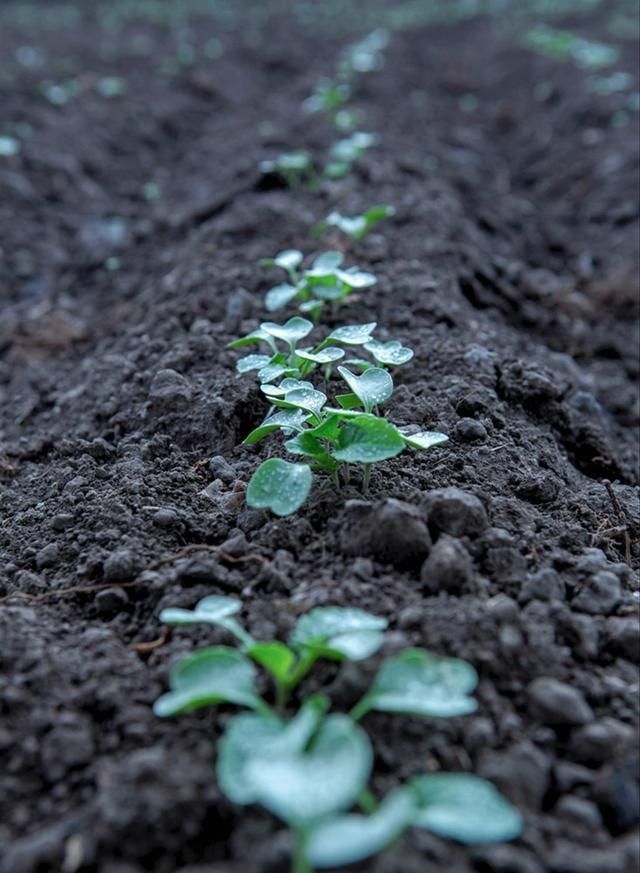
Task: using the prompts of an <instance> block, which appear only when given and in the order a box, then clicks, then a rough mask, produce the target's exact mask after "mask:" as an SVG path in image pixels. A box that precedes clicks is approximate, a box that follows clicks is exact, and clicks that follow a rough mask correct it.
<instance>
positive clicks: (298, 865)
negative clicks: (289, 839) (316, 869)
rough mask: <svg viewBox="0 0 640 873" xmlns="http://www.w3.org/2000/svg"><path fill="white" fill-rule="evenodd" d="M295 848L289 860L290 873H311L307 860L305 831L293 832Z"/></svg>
mask: <svg viewBox="0 0 640 873" xmlns="http://www.w3.org/2000/svg"><path fill="white" fill-rule="evenodd" d="M294 838H295V846H294V850H293V858H292V859H291V873H313V870H312V869H311V865H310V864H309V861H308V860H307V833H306V831H305V830H302V829H298V830H296V831H295V835H294Z"/></svg>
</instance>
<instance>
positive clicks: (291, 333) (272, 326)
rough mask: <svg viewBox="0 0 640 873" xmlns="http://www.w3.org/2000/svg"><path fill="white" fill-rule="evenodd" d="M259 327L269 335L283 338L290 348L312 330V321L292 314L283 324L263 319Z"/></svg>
mask: <svg viewBox="0 0 640 873" xmlns="http://www.w3.org/2000/svg"><path fill="white" fill-rule="evenodd" d="M260 327H261V328H262V330H263V331H264V332H265V333H266V334H268V335H269V336H272V337H275V338H276V339H279V340H283V341H284V342H286V343H288V344H289V346H290V347H291V348H293V346H295V344H296V343H297V342H298V341H299V340H301V339H304V337H305V336H308V335H309V334H310V333H311V331H312V330H313V322H311V321H309V320H308V319H306V318H300V316H299V315H294V316H293V318H290V319H289V320H288V321H286V322H285V323H284V324H276V323H275V322H274V321H265V322H263V323H262V324H261V325H260Z"/></svg>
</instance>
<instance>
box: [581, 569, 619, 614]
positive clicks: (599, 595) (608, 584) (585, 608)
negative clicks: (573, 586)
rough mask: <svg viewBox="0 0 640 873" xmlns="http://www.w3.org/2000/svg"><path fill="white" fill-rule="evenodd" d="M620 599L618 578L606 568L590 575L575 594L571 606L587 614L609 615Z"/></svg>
mask: <svg viewBox="0 0 640 873" xmlns="http://www.w3.org/2000/svg"><path fill="white" fill-rule="evenodd" d="M621 599H622V591H621V587H620V580H619V579H618V577H617V576H616V575H615V573H610V572H609V571H607V570H600V572H598V573H596V574H594V575H593V576H590V577H589V579H587V581H586V582H585V583H584V585H583V586H582V587H581V589H580V590H579V591H578V593H577V594H576V596H575V597H574V598H573V600H572V601H571V606H572V607H573V608H574V609H577V610H578V611H579V612H587V613H589V615H610V614H611V613H612V612H613V610H614V609H615V608H616V606H617V605H618V604H619V603H620V600H621Z"/></svg>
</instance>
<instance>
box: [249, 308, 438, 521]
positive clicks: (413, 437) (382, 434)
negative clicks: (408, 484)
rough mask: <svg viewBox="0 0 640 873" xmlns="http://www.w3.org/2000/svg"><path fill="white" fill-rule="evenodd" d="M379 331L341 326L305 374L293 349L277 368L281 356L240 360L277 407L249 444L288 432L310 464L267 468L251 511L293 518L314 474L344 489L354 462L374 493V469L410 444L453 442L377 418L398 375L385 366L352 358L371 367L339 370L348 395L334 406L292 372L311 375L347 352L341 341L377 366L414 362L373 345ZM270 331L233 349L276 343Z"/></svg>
mask: <svg viewBox="0 0 640 873" xmlns="http://www.w3.org/2000/svg"><path fill="white" fill-rule="evenodd" d="M292 321H305V320H304V319H290V321H289V322H287V325H284V326H283V328H285V329H286V328H287V326H288V325H289V324H290V322H292ZM307 325H308V327H309V329H310V328H311V327H312V325H311V323H310V322H307ZM265 328H266V329H265ZM283 328H280V329H281V330H282V329H283ZM374 328H375V323H374V322H372V323H370V324H362V325H349V326H346V327H338V328H336V329H335V330H333V331H332V332H331V333H330V334H329V336H328V337H327V338H326V339H325V340H324V341H323V343H321V344H320V345H319V346H318V347H316V349H315V351H313V352H308V351H305V355H306V358H303V359H302V362H301V365H300V366H299V369H298V370H295V371H294V370H293V367H294V366H296V364H297V363H298V362H299V355H300V353H299V352H297V351H296V349H295V346H293V345H292V346H291V352H290V354H291V355H292V356H293V358H294V360H292V359H291V357H289V358H287V357H286V353H282V352H277V353H276V356H282V358H281V361H278V362H276V363H272V361H273V360H274V359H273V358H272V359H269V358H268V357H267V356H260V355H249V356H247V357H246V358H243V359H242V360H241V361H240V362H239V366H240V369H241V370H245V369H250V368H251V367H256V368H257V367H260V368H261V369H259V376H260V378H261V379H264V382H263V384H262V385H261V388H262V391H263V393H265V394H266V395H267V396H268V397H269V399H270V401H271V403H272V404H273V406H272V408H271V410H270V411H269V413H268V414H267V417H266V418H265V419H264V421H263V422H262V423H261V424H260V425H259V426H258V427H257V428H255V429H254V430H253V431H251V433H250V434H249V435H248V436H247V437H246V438H245V440H244V443H245V445H253V444H255V443H258V442H260V441H261V440H262V439H264V438H265V437H267V436H269V435H270V434H272V433H275V432H276V431H280V432H281V433H282V434H283V436H284V437H285V438H286V440H285V443H284V445H285V448H286V449H287V451H288V452H289V453H291V454H293V455H297V456H302V457H303V458H306V459H307V460H306V462H305V463H290V462H288V461H285V460H282V459H273V458H272V459H269V460H268V461H265V462H264V463H262V464H261V465H260V467H258V469H257V470H256V472H255V473H254V474H253V476H252V477H251V480H250V482H249V486H248V488H247V503H248V504H249V506H252V507H254V508H256V509H269V510H271V511H272V512H273V513H274V514H276V515H279V516H285V515H290V514H292V513H294V512H296V511H297V510H298V509H299V508H300V507H301V506H302V504H303V503H304V502H305V500H306V499H307V497H308V496H309V493H310V490H311V485H312V472H313V470H324V471H325V472H327V473H329V475H330V476H331V478H332V479H333V481H334V483H335V484H336V485H339V484H340V477H341V476H342V479H343V480H344V481H345V482H347V483H348V482H349V480H350V470H351V465H352V464H362V465H363V477H362V488H363V491H365V492H366V491H367V489H368V485H369V478H370V474H371V467H372V465H373V464H376V463H379V462H381V461H385V460H388V459H389V458H393V457H395V456H396V455H398V454H399V453H400V452H402V451H403V450H404V449H405V448H406V447H407V446H409V447H411V448H414V449H428V448H431V447H433V446H439V445H442V444H443V443H445V442H446V441H447V439H448V437H446V436H445V435H444V434H442V433H439V432H435V431H419V432H417V433H411V428H399V427H396V425H394V424H392V423H391V422H390V421H388V420H387V419H386V418H382V417H380V416H379V415H378V414H377V412H378V408H379V406H381V405H382V404H384V403H385V402H386V401H387V400H389V398H390V397H391V395H392V394H393V378H392V377H391V375H390V373H389V372H388V370H386V369H385V368H384V367H383V366H376V365H371V364H369V363H368V362H363V361H360V359H355V360H353V359H351V360H352V363H353V364H356V365H357V364H365V366H364V367H362V368H361V369H362V372H361V374H360V375H358V374H357V373H354V372H352V371H351V370H349V369H348V368H347V367H343V366H338V368H337V369H338V373H339V374H340V376H341V377H342V379H343V380H344V382H345V383H346V388H347V389H348V390H347V391H344V392H343V393H339V394H337V395H336V396H335V404H336V405H334V406H329V405H327V403H328V397H327V394H325V393H324V392H323V391H318V390H317V389H316V388H315V387H314V385H313V383H312V382H309V381H307V380H305V379H300V378H292V377H291V376H290V375H289V374H290V373H291V372H296V375H297V376H300V375H306V374H307V373H308V372H309V369H311V368H313V367H315V366H317V364H316V361H318V360H322V357H321V356H322V352H323V350H325V351H326V350H328V349H336V350H337V352H341V349H340V348H339V345H338V344H340V345H342V344H346V345H354V346H361V347H363V348H364V349H367V350H368V351H369V352H370V353H371V354H372V356H373V357H374V358H376V361H378V360H379V361H381V362H385V363H386V364H389V365H398V364H401V363H405V362H406V361H407V360H410V358H411V357H412V356H413V352H412V351H411V349H408V348H405V347H403V346H401V345H400V343H396V342H389V343H378V342H377V341H375V340H373V338H372V336H371V333H372V331H373V329H374ZM269 329H272V328H271V327H270V323H269V322H266V323H265V324H263V325H262V326H261V328H260V330H259V331H254V333H253V334H250V335H249V337H244V338H243V339H242V340H239V341H238V340H237V341H236V343H234V344H233V345H238V344H239V343H244V342H247V341H252V342H253V341H256V340H259V341H264V342H267V343H268V342H269V339H264V338H263V337H261V336H260V335H261V334H266V336H267V337H269V334H268V332H267V331H268V330H269ZM325 346H326V349H325ZM337 352H334V353H332V357H333V360H332V361H331V362H330V363H329V364H328V365H326V366H330V365H331V364H333V362H334V361H335V360H337V359H338V354H337ZM256 359H257V360H256ZM304 368H309V369H304ZM284 374H287V375H286V378H283V379H282V381H281V382H280V383H279V384H272V383H270V382H267V381H266V377H267V376H270V375H273V376H274V381H275V380H276V379H277V378H280V376H282V375H284Z"/></svg>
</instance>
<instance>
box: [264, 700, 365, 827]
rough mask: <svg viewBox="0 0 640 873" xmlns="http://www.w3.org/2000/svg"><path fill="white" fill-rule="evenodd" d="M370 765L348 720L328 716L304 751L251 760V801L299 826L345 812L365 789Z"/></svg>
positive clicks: (362, 736)
mask: <svg viewBox="0 0 640 873" xmlns="http://www.w3.org/2000/svg"><path fill="white" fill-rule="evenodd" d="M372 760H373V754H372V750H371V744H370V742H369V739H368V737H367V735H366V734H365V733H364V731H363V730H362V728H360V727H358V725H356V724H354V722H353V721H352V720H351V719H350V718H348V716H344V715H330V716H328V717H327V718H326V719H324V721H322V722H321V724H320V726H319V728H318V730H317V732H316V734H315V736H314V737H313V739H312V741H311V743H310V745H309V746H308V747H307V748H306V749H304V750H300V751H292V752H290V753H288V754H287V753H283V754H282V755H276V754H271V755H270V756H269V757H268V758H267V757H262V756H261V757H260V758H253V759H251V760H250V761H249V762H248V765H247V778H248V781H250V782H251V783H252V785H253V788H254V791H255V799H256V802H258V803H260V804H262V806H264V807H266V809H268V810H270V812H272V813H273V814H274V815H277V816H278V817H279V818H281V819H282V820H283V821H285V822H287V823H288V824H290V825H293V826H301V825H305V824H309V823H310V822H313V821H317V820H318V819H319V818H322V817H324V816H330V815H335V814H336V813H338V812H342V811H343V810H345V809H348V808H349V807H350V806H351V805H352V804H353V803H354V801H355V800H356V798H357V796H358V794H359V793H360V792H361V791H362V789H363V788H364V786H365V785H366V784H367V781H368V779H369V775H370V773H371V765H372Z"/></svg>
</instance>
